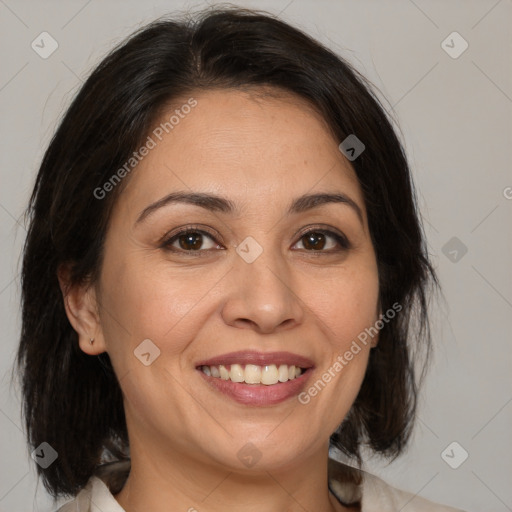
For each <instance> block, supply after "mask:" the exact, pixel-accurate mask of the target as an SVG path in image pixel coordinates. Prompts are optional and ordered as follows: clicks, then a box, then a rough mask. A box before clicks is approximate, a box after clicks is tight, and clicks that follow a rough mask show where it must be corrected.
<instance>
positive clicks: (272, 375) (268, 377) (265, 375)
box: [261, 364, 279, 386]
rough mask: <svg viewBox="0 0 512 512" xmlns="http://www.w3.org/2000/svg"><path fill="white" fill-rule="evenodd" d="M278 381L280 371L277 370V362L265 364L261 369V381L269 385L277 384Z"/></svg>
mask: <svg viewBox="0 0 512 512" xmlns="http://www.w3.org/2000/svg"><path fill="white" fill-rule="evenodd" d="M278 382H279V373H278V372H277V366H276V365H275V364H271V365H269V366H264V367H263V370H262V371H261V383H262V384H266V385H267V386H269V385H271V384H277V383H278Z"/></svg>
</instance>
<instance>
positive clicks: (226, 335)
mask: <svg viewBox="0 0 512 512" xmlns="http://www.w3.org/2000/svg"><path fill="white" fill-rule="evenodd" d="M193 97H194V98H195V100H196V101H197V105H196V106H195V107H193V108H191V109H190V112H189V113H188V114H187V115H183V114H182V117H181V116H180V120H179V122H178V123H177V124H175V125H173V128H172V130H169V133H168V134H166V133H165V131H164V132H163V135H165V136H164V137H162V140H161V141H160V140H159V139H158V138H157V137H156V136H155V135H152V134H150V136H151V137H152V138H153V140H154V142H155V143H156V145H155V147H153V148H152V149H150V150H149V153H148V154H147V155H146V156H145V157H143V158H142V160H141V161H140V163H139V164H138V166H137V167H136V169H135V170H134V171H133V173H132V175H131V176H130V178H129V182H128V184H127V186H126V189H125V190H123V192H122V194H121V195H120V197H119V200H118V202H117V203H116V206H115V208H114V211H113V213H112V217H111V222H110V225H109V229H108V232H107V237H106V243H105V249H104V250H105V253H104V261H103V266H102V272H101V277H100V281H99V286H98V287H97V289H96V299H97V302H98V307H99V324H98V331H97V332H96V333H95V336H96V341H95V343H94V345H92V346H88V345H87V344H86V343H84V344H82V347H83V349H84V350H87V351H89V352H90V353H95V351H96V352H97V351H100V352H101V351H102V350H103V349H104V350H106V351H107V352H108V354H109V355H110V358H111V360H112V363H113V366H114V369H115V372H116V374H117V377H118V379H119V380H120V385H121V388H122V390H123V394H124V400H125V402H124V404H125V410H126V417H127V423H128V429H129V435H130V443H131V447H132V453H133V451H134V450H138V451H139V453H141V452H142V447H143V448H144V453H145V454H146V455H145V456H148V457H149V456H151V457H153V458H154V457H167V456H172V457H177V456H183V457H188V458H191V457H192V458H193V459H196V460H198V461H201V462H202V463H205V461H208V462H209V463H210V464H214V465H220V466H223V467H229V468H237V469H238V470H243V469H244V468H245V467H250V466H251V465H252V464H254V462H255V461H257V464H258V466H259V467H260V468H263V469H270V468H276V467H284V466H286V464H292V463H295V462H296V461H297V460H300V458H306V457H309V456H313V455H314V454H315V453H318V452H319V451H321V450H325V448H326V444H327V442H328V439H329V436H330V434H331V433H332V432H333V431H334V430H335V429H336V427H337V426H338V425H339V424H340V423H341V421H342V419H343V418H344V417H345V415H346V414H347V412H348V410H349V409H350V407H351V405H352V403H353V401H354V400H355V398H356V396H357V393H358V391H359V388H360V385H361V382H362V380H363V377H364V374H365V370H366V366H367V360H368V354H369V350H370V346H369V344H368V345H366V346H365V345H361V350H360V352H358V353H357V354H356V355H353V358H352V360H350V361H349V362H347V360H346V358H344V354H345V353H346V352H347V351H348V350H349V349H350V347H351V344H352V341H353V340H355V339H356V338H357V336H358V334H360V333H361V332H362V331H364V329H365V328H367V327H369V326H371V325H373V324H374V322H375V321H376V320H377V318H378V313H379V310H378V275H377V266H376V258H375V253H374V249H373V246H372V243H371V239H370V234H369V230H368V224H367V217H366V210H365V204H364V200H363V195H362V192H361V190H360V187H359V185H358V181H357V179H356V176H355V173H354V171H353V169H352V168H351V166H350V163H349V162H348V161H347V160H346V159H345V157H344V156H343V155H342V153H341V152H340V150H339V149H338V144H339V143H340V142H341V141H338V140H335V139H334V138H333V137H332V135H331V134H330V132H329V131H328V129H327V126H326V125H325V123H324V122H323V120H322V119H321V117H320V116H319V115H317V114H315V113H314V112H313V111H312V110H311V109H310V108H308V106H307V104H305V103H304V102H303V101H302V100H300V99H297V98H294V97H285V96H283V97H282V98H275V97H266V98H262V97H259V98H256V97H255V96H254V95H249V94H248V93H246V92H240V91H232V90H229V91H228V90H216V91H208V92H201V93H197V94H194V95H193ZM187 99H188V98H185V99H184V100H183V104H185V103H186V102H187ZM180 105H181V103H179V102H178V103H176V105H175V107H173V109H172V111H170V112H169V113H168V114H166V115H165V116H164V118H165V119H164V120H167V119H168V118H169V117H170V115H171V114H172V113H173V111H174V109H175V108H176V109H179V108H180ZM184 110H186V111H188V110H189V109H184ZM181 112H183V110H182V111H181ZM155 128H156V127H155ZM150 145H152V144H150ZM178 193H179V194H181V195H182V196H185V195H188V194H202V195H204V198H203V199H202V200H201V201H200V202H196V204H193V203H192V202H191V201H185V200H175V201H171V200H166V199H165V198H168V199H169V198H171V197H172V196H170V195H171V194H178ZM315 194H333V195H337V196H341V197H344V198H346V201H341V202H339V201H332V200H331V201H324V200H322V199H321V198H320V199H319V200H307V199H305V197H307V196H310V195H315ZM301 198H302V199H301ZM148 208H149V209H148ZM183 230H188V231H189V232H188V234H182V235H181V236H180V235H179V233H180V232H181V231H183ZM345 239H346V244H345V242H344V241H343V240H345ZM187 250H188V252H187ZM145 340H146V341H145ZM148 340H150V341H148ZM141 344H142V345H141ZM340 358H343V360H344V361H345V364H344V365H343V367H342V369H341V371H340V370H339V365H336V364H335V363H336V361H340ZM221 365H222V366H224V367H225V368H221ZM246 365H248V366H246ZM292 365H295V366H299V367H301V368H303V370H302V372H303V373H302V374H301V376H299V377H297V378H295V379H291V380H290V379H289V377H290V375H291V376H292V377H293V376H295V374H294V373H293V369H292V368H291V366H292ZM205 367H208V368H205ZM265 367H267V368H265ZM335 368H338V370H336V369H335ZM329 370H330V375H331V378H330V379H329V378H327V377H324V378H323V379H322V375H323V374H324V373H325V372H329ZM205 372H206V373H205ZM217 372H218V373H219V374H220V375H221V376H220V377H217V376H214V375H217ZM297 373H298V372H297ZM208 374H209V375H208ZM212 374H213V375H212ZM226 375H228V380H225V379H226ZM232 379H233V380H234V381H240V380H243V381H244V382H233V381H232ZM261 379H263V381H264V382H266V383H265V384H262V383H259V382H260V381H261ZM287 379H288V380H287ZM279 380H281V381H286V382H279ZM245 381H249V382H254V383H246V382H245ZM276 381H277V383H275V382H276ZM318 381H320V383H318ZM327 381H328V382H327ZM272 383H274V384H272ZM315 383H317V386H316V393H315V392H314V391H313V392H312V393H309V392H308V390H309V389H310V388H311V387H312V386H313V387H314V385H315ZM258 459H259V460H258Z"/></svg>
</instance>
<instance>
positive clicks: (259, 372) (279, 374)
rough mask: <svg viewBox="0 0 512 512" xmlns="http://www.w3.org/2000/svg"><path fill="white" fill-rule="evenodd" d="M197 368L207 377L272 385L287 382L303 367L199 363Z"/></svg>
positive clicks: (295, 376)
mask: <svg viewBox="0 0 512 512" xmlns="http://www.w3.org/2000/svg"><path fill="white" fill-rule="evenodd" d="M198 370H200V371H202V372H203V373H204V374H205V375H207V376H208V377H214V378H216V379H221V380H227V381H231V382H238V383H244V384H263V385H265V386H272V385H275V384H279V383H284V382H288V381H289V380H294V379H297V378H298V377H300V376H301V375H302V374H303V373H304V371H305V370H306V369H305V368H301V367H299V366H295V365H287V364H280V365H275V364H269V365H262V366H260V365H255V364H245V365H242V364H230V365H223V364H219V365H201V366H199V367H198Z"/></svg>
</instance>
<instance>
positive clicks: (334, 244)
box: [299, 229, 350, 252]
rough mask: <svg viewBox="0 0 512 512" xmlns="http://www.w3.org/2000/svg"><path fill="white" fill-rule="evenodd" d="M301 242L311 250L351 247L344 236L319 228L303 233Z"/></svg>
mask: <svg viewBox="0 0 512 512" xmlns="http://www.w3.org/2000/svg"><path fill="white" fill-rule="evenodd" d="M299 242H302V245H303V248H304V249H305V250H306V251H309V252H336V251H341V250H345V249H348V248H349V247H350V244H349V242H348V240H347V239H346V238H345V237H344V236H342V235H339V234H338V233H334V232H333V231H327V230H318V229H316V230H311V231H308V232H307V233H305V234H303V235H302V236H301V238H300V240H299Z"/></svg>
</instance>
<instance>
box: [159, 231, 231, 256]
mask: <svg viewBox="0 0 512 512" xmlns="http://www.w3.org/2000/svg"><path fill="white" fill-rule="evenodd" d="M162 247H163V248H165V249H167V250H170V251H174V252H188V253H191V252H197V253H201V252H203V251H207V250H209V249H215V248H221V246H220V245H219V244H218V243H217V242H216V241H215V240H214V238H213V236H212V235H210V234H209V233H207V232H206V231H202V230H197V229H190V228H189V229H184V230H181V231H180V232H178V233H176V234H174V235H172V236H171V237H169V238H168V239H167V240H165V241H164V242H163V244H162Z"/></svg>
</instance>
